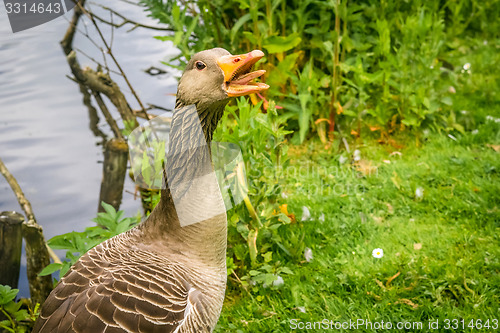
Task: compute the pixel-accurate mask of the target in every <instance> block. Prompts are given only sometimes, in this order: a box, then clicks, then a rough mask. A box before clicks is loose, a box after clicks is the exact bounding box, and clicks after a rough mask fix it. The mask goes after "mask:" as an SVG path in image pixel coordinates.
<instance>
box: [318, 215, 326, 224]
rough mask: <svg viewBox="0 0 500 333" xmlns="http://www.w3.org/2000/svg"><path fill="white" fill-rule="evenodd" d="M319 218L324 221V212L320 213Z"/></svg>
mask: <svg viewBox="0 0 500 333" xmlns="http://www.w3.org/2000/svg"><path fill="white" fill-rule="evenodd" d="M319 220H320V221H321V222H325V213H321V215H320V217H319Z"/></svg>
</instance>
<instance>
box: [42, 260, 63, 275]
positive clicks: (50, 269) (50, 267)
mask: <svg viewBox="0 0 500 333" xmlns="http://www.w3.org/2000/svg"><path fill="white" fill-rule="evenodd" d="M62 267H63V264H58V263H52V264H50V265H47V266H46V267H45V268H44V269H42V271H41V272H40V273H38V276H46V275H50V274H52V273H54V272H55V271H58V270H60V269H61V268H62Z"/></svg>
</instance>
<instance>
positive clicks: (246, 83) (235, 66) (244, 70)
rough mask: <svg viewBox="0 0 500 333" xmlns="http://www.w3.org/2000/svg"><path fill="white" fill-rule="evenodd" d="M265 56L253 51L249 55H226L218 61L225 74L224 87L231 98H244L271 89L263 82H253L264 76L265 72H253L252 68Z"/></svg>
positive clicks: (262, 53) (260, 52)
mask: <svg viewBox="0 0 500 333" xmlns="http://www.w3.org/2000/svg"><path fill="white" fill-rule="evenodd" d="M263 56H264V52H262V51H259V50H253V51H252V52H249V53H247V54H240V55H226V56H222V57H220V58H219V59H218V60H217V64H218V65H219V67H220V68H221V69H222V71H223V72H224V85H225V89H226V92H227V95H228V96H229V97H237V96H244V95H248V94H252V93H258V92H260V91H263V90H266V89H269V86H268V85H267V84H265V83H262V82H254V81H253V80H254V79H256V78H258V77H259V76H261V75H263V74H264V73H265V72H266V71H265V70H258V71H254V72H251V70H252V66H253V65H254V64H255V63H256V62H257V61H259V60H260V59H261V58H262V57H263Z"/></svg>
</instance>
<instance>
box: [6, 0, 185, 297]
mask: <svg viewBox="0 0 500 333" xmlns="http://www.w3.org/2000/svg"><path fill="white" fill-rule="evenodd" d="M2 3H3V2H2ZM98 3H99V1H98ZM101 3H105V1H104V0H101ZM106 5H109V2H108V3H106ZM92 9H93V10H94V11H95V12H96V13H97V14H98V15H99V16H101V17H103V18H106V19H109V13H108V12H107V11H105V10H103V9H102V8H99V7H98V6H96V5H93V6H92ZM113 9H114V10H116V11H118V12H120V13H122V14H123V15H125V16H126V17H128V18H130V19H133V20H136V21H139V22H142V23H145V24H150V25H156V24H157V23H156V22H154V21H152V20H150V19H148V18H147V17H146V15H145V13H144V12H143V9H142V8H140V7H137V6H134V5H131V4H127V3H125V2H122V1H114V2H113ZM72 14H73V13H72V12H69V13H67V14H66V15H65V16H64V17H59V18H57V19H55V20H54V21H51V22H48V23H46V24H44V25H41V26H39V27H35V28H33V29H30V30H27V31H23V32H19V33H16V34H13V33H12V32H11V30H10V25H9V23H8V21H7V15H6V13H5V9H4V7H3V5H0V158H1V159H2V160H3V162H4V163H5V164H6V166H7V167H8V168H9V170H10V172H11V173H12V174H13V175H14V176H15V177H16V179H17V181H18V182H19V184H20V186H21V188H22V189H23V191H24V193H25V195H26V197H27V198H28V200H29V201H30V202H31V204H32V206H33V210H34V213H35V216H36V218H37V220H38V223H39V224H41V225H42V226H43V228H44V233H45V237H46V238H47V239H49V238H51V237H53V236H55V235H58V234H62V233H66V232H70V231H73V230H83V229H84V228H85V227H87V226H90V225H92V222H91V221H90V220H91V219H92V218H94V217H95V216H96V211H97V206H98V200H99V189H100V184H101V176H102V160H103V155H102V147H101V143H102V138H100V137H95V136H94V134H93V132H92V131H91V130H90V129H89V117H88V109H87V108H86V107H85V106H84V105H83V103H82V95H81V93H80V91H79V88H78V85H77V84H76V83H74V82H73V81H71V80H70V79H68V78H67V76H71V72H70V70H69V67H68V65H67V62H66V59H65V57H64V54H63V52H62V49H61V47H60V45H59V41H60V40H61V39H62V37H63V35H64V33H65V31H66V29H67V26H68V21H69V20H70V19H71V16H72ZM114 21H115V22H121V19H119V18H118V17H115V18H114ZM81 23H82V22H80V25H79V27H80V29H81V31H83V32H84V31H85V30H86V29H85V27H84V25H82V24H81ZM100 27H101V29H102V31H103V33H104V36H105V37H106V39H107V40H108V41H110V40H111V29H110V28H109V27H107V26H105V25H104V24H101V25H100ZM130 27H131V26H130V25H128V27H123V28H120V29H118V30H117V29H115V30H114V34H113V38H112V39H113V44H112V49H113V53H114V54H115V56H116V57H117V59H118V61H119V63H120V65H121V66H122V68H123V69H124V71H125V73H126V74H127V76H128V78H129V80H130V81H131V83H132V85H133V87H134V89H135V90H136V92H137V94H138V95H139V96H140V98H141V100H142V101H143V103H152V104H155V105H160V106H163V107H166V108H173V106H174V99H175V97H174V96H172V94H173V93H174V92H175V90H176V79H175V77H174V76H173V75H174V74H175V75H179V73H173V72H172V71H171V70H170V69H169V68H167V67H166V66H164V65H162V64H161V63H160V61H161V60H165V59H168V58H170V57H171V56H172V55H173V54H175V53H176V52H177V50H175V49H174V48H173V46H172V45H171V44H168V43H164V42H160V41H157V40H155V39H153V38H152V37H153V36H155V35H163V34H165V32H158V31H153V30H146V29H141V28H137V29H135V30H133V31H132V32H129V33H127V32H126V30H127V29H129V28H130ZM87 32H88V35H89V36H91V38H92V39H93V40H94V41H95V42H97V43H98V44H100V45H102V43H101V42H100V40H99V37H98V35H97V34H96V33H95V31H94V30H93V29H92V27H91V24H90V23H88V21H87ZM73 47H74V48H75V49H76V48H78V49H81V50H82V51H83V52H84V53H85V54H88V55H89V56H90V57H92V58H94V59H96V60H99V61H102V54H101V52H100V51H99V50H98V49H97V48H96V47H95V46H94V45H93V44H92V42H91V41H90V40H89V39H88V38H87V37H86V36H84V35H83V34H82V33H79V34H77V36H76V38H75V41H74V43H73ZM77 56H78V59H79V61H80V64H81V65H82V66H85V65H89V66H91V67H93V68H95V67H96V65H95V63H93V62H92V61H91V60H90V59H88V58H86V57H85V56H84V55H83V54H82V53H77ZM109 61H110V60H108V64H110V62H109ZM150 66H155V67H158V68H161V69H163V70H166V71H169V72H168V73H167V74H164V75H158V76H150V75H149V74H147V73H145V72H144V70H145V69H147V68H149V67H150ZM113 68H114V67H113ZM113 78H114V79H115V80H116V81H117V82H118V83H119V84H120V86H121V87H125V85H124V84H123V80H121V78H119V77H117V76H116V75H115V76H113ZM126 91H127V89H124V92H126ZM126 96H127V99H128V101H129V103H130V104H131V106H132V108H133V109H138V104H137V102H136V101H135V100H134V99H133V98H132V96H131V94H130V93H127V94H126ZM110 109H111V110H113V107H112V106H110ZM114 116H115V119H116V118H118V115H117V113H114ZM100 117H101V122H100V123H99V128H100V129H101V130H102V131H103V132H105V133H107V134H108V136H109V137H111V136H112V135H111V131H110V130H109V128H108V126H107V125H106V124H105V121H103V117H102V116H101V115H100ZM125 190H126V191H125V193H124V197H123V202H122V206H121V209H124V210H125V211H126V212H127V214H128V215H133V214H136V213H137V211H138V210H140V201H139V200H138V199H137V200H135V199H134V197H133V195H132V194H129V193H127V192H134V185H133V184H132V183H131V182H130V181H128V182H127V183H126V186H125ZM4 210H16V211H19V212H21V213H22V211H21V209H20V207H19V205H18V203H17V201H16V198H15V196H14V194H13V193H12V191H11V189H10V187H9V186H8V184H7V182H6V181H5V180H4V178H3V177H0V211H4ZM59 254H60V256H64V253H60V252H59ZM23 256H24V254H23ZM22 265H23V266H22V269H21V276H20V281H19V289H20V296H23V297H28V296H29V289H28V283H27V279H26V262H25V258H24V257H23V261H22Z"/></svg>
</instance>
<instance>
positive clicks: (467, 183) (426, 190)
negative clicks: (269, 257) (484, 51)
mask: <svg viewBox="0 0 500 333" xmlns="http://www.w3.org/2000/svg"><path fill="white" fill-rule="evenodd" d="M494 109H495V108H494ZM496 109H498V108H496ZM481 110H482V111H481V112H482V113H481V112H480V113H478V114H477V115H476V117H478V118H479V119H480V121H479V122H478V123H479V124H480V125H479V126H478V128H477V130H478V132H477V133H476V134H472V133H470V132H468V133H466V134H465V135H457V141H455V140H453V139H452V138H450V137H448V136H446V135H445V134H441V135H438V134H428V135H427V136H424V137H421V138H420V144H418V146H417V143H416V142H415V140H414V139H411V140H410V139H407V138H406V139H405V138H399V139H397V140H396V141H398V143H399V144H401V145H403V146H404V147H403V148H400V149H395V148H393V147H392V146H388V145H380V144H378V143H376V141H375V140H368V141H367V143H364V144H362V143H360V142H358V143H356V144H354V145H356V146H355V147H351V149H355V148H357V149H359V150H360V152H361V158H362V160H363V161H365V162H366V164H368V163H371V166H375V167H376V170H374V172H373V173H372V174H371V175H365V174H364V173H363V172H362V171H359V170H358V168H357V167H356V166H355V164H354V163H353V161H352V154H347V153H346V152H345V151H343V152H342V153H340V152H335V151H333V150H332V149H329V150H325V149H324V148H323V146H321V145H320V144H318V143H316V142H309V143H307V144H305V145H302V146H298V147H295V148H291V149H290V152H289V155H290V157H291V160H292V163H291V167H290V168H289V169H287V172H288V176H287V177H286V184H285V186H284V188H285V193H286V195H287V198H284V199H283V200H282V202H280V203H287V204H288V210H289V212H290V213H294V214H295V215H296V216H297V222H296V223H294V224H292V225H290V227H288V228H287V229H286V230H285V231H282V233H283V237H285V238H286V236H287V235H288V236H289V237H303V241H302V242H301V245H300V246H301V247H300V248H299V249H297V250H300V251H301V252H300V253H301V258H298V259H291V258H287V257H286V256H285V255H283V254H282V255H283V257H282V259H283V261H285V262H287V266H288V267H290V268H291V269H292V271H293V272H294V274H293V275H286V276H283V279H284V284H283V285H282V286H281V287H279V288H277V287H273V288H269V289H261V290H259V291H258V292H256V293H255V292H254V293H252V295H250V294H249V293H248V292H246V291H244V290H237V289H232V290H231V289H230V290H229V292H228V294H227V297H226V303H225V307H224V309H223V312H222V315H221V319H220V320H219V324H218V326H217V329H216V332H291V331H297V332H300V331H304V332H305V331H306V330H305V329H304V330H300V329H296V330H292V329H291V327H290V320H291V319H298V320H299V321H302V322H304V323H305V322H315V321H322V320H323V319H328V320H332V321H333V322H337V321H338V322H346V321H347V322H349V320H353V321H355V320H357V319H363V320H366V321H372V322H381V321H382V320H383V321H384V322H387V321H390V322H392V323H393V325H396V323H397V322H422V323H423V325H424V326H423V328H424V329H423V330H418V329H409V330H407V331H416V332H419V331H420V332H424V331H428V325H429V321H434V320H436V319H439V325H440V326H439V327H440V330H436V331H445V330H444V328H443V327H444V326H443V325H444V324H445V322H444V320H445V319H458V320H461V319H464V320H465V326H467V325H468V324H469V322H470V320H471V319H475V320H476V319H481V320H482V322H483V323H484V322H486V320H488V319H490V322H489V324H490V330H492V329H491V327H492V325H493V322H492V321H491V320H492V319H497V320H500V305H499V304H500V274H499V273H500V272H499V271H500V261H499V258H500V246H499V245H500V236H499V235H500V233H499V231H500V209H499V203H500V186H499V184H500V183H499V169H500V158H499V153H498V152H496V151H495V150H494V149H493V148H492V147H490V146H488V145H494V144H496V145H498V144H499V143H500V136H499V133H500V131H499V124H498V123H495V122H493V121H488V120H485V116H486V115H487V114H489V115H493V116H497V115H498V112H496V115H495V113H494V112H492V111H491V110H492V109H491V108H489V107H486V106H485V107H483V108H481ZM481 119H482V120H481ZM395 151H399V152H400V153H401V155H400V154H398V153H393V152H395ZM391 153H392V154H391ZM341 155H343V156H345V157H347V158H348V159H347V161H346V162H345V163H343V164H340V163H339V159H340V156H341ZM388 161H390V163H388ZM366 164H365V165H366ZM368 165H369V164H368ZM299 170H300V171H301V172H299ZM419 187H420V188H422V189H423V197H422V198H420V199H419V198H417V197H416V193H415V192H416V189H417V188H419ZM302 206H307V207H308V208H309V210H310V212H311V219H310V220H307V221H301V216H302ZM322 214H324V221H321V220H322V219H321V215H322ZM280 230H281V229H280ZM305 247H309V248H311V249H312V252H313V255H314V259H313V260H312V261H311V262H307V261H305V260H304V257H303V255H302V253H303V249H304V248H305ZM375 248H382V249H383V250H384V256H383V257H382V258H380V259H376V258H374V257H373V256H372V250H373V249H375ZM398 273H399V275H398V276H397V277H395V278H394V279H393V280H392V281H390V278H391V277H393V276H395V275H396V274H398ZM232 285H233V286H234V285H235V284H234V283H233V284H232ZM233 288H234V287H233ZM301 310H302V311H304V310H305V313H304V312H302V311H301ZM451 324H453V323H451ZM459 325H462V323H461V322H459ZM498 326H499V329H500V323H498ZM469 330H470V329H468V328H467V327H466V329H465V331H469ZM309 331H314V332H319V331H324V330H323V329H316V330H309ZM344 331H346V332H363V331H367V332H372V331H373V332H374V331H375V330H374V329H373V330H371V329H365V328H364V326H363V327H358V328H357V330H352V329H346V330H344ZM458 331H464V330H462V329H459V330H458ZM483 331H489V330H488V329H485V328H483Z"/></svg>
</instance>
